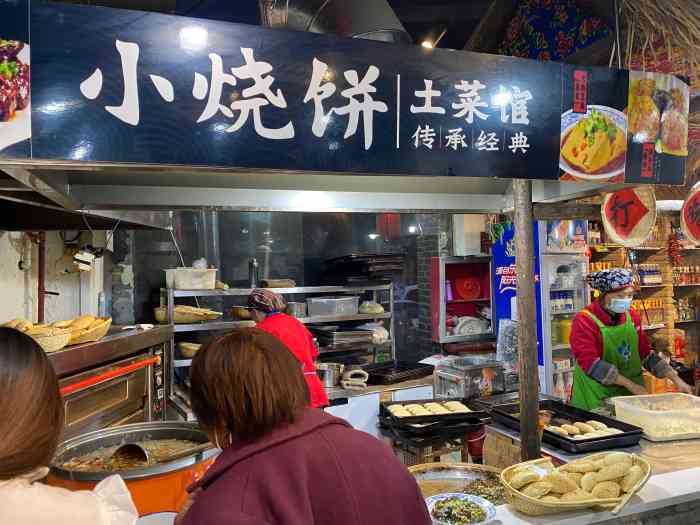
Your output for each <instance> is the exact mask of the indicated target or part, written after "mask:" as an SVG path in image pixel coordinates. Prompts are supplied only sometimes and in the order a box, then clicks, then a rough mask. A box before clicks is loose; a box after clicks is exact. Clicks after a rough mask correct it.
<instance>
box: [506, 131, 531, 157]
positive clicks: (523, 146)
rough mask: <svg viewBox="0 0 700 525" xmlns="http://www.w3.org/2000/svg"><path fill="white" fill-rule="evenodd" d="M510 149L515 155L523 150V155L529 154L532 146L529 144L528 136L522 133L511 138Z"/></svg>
mask: <svg viewBox="0 0 700 525" xmlns="http://www.w3.org/2000/svg"><path fill="white" fill-rule="evenodd" d="M508 149H509V150H510V151H511V152H512V153H513V154H515V153H516V152H517V151H518V150H521V153H523V154H525V153H527V150H528V149H530V144H528V142H527V136H526V135H525V134H524V133H523V132H522V131H520V132H518V133H516V134H515V135H513V136H512V137H510V146H508Z"/></svg>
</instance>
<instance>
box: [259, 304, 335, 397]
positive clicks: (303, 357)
mask: <svg viewBox="0 0 700 525" xmlns="http://www.w3.org/2000/svg"><path fill="white" fill-rule="evenodd" d="M258 328H259V329H260V330H264V331H265V332H267V333H269V334H272V335H274V336H275V337H276V338H277V339H279V340H280V341H282V342H283V343H284V345H285V346H286V347H287V348H289V350H290V351H291V352H292V353H293V354H294V355H295V356H296V358H297V359H298V360H299V362H300V363H301V364H302V369H303V371H304V378H305V379H306V384H307V385H308V386H309V397H310V398H311V406H312V407H314V408H322V407H325V406H328V404H329V401H328V395H327V394H326V389H325V388H323V383H321V380H320V379H319V378H318V375H317V374H316V365H315V364H314V361H316V358H317V357H318V348H316V345H315V344H314V338H313V336H312V335H311V332H309V331H308V330H307V329H306V327H305V326H304V325H303V324H302V323H301V322H299V320H298V319H295V318H294V317H292V316H291V315H287V314H282V313H276V314H270V315H269V316H268V317H267V319H265V320H264V321H262V322H261V323H258Z"/></svg>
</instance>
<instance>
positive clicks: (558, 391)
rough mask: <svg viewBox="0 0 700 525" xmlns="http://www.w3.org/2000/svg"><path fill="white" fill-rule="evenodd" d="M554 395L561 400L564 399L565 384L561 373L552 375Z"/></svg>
mask: <svg viewBox="0 0 700 525" xmlns="http://www.w3.org/2000/svg"><path fill="white" fill-rule="evenodd" d="M554 395H555V396H556V397H558V398H559V399H561V400H563V401H565V400H566V386H565V385H564V379H563V378H562V374H556V375H555V376H554Z"/></svg>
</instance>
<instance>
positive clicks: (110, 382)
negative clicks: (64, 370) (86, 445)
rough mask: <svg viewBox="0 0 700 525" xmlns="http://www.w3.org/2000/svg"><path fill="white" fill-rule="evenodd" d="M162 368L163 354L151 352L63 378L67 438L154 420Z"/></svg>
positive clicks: (61, 384)
mask: <svg viewBox="0 0 700 525" xmlns="http://www.w3.org/2000/svg"><path fill="white" fill-rule="evenodd" d="M160 367H161V356H159V355H155V354H154V353H153V352H148V353H143V354H139V355H136V356H132V357H130V358H128V359H122V360H119V361H116V362H114V363H111V364H109V365H106V366H102V367H99V368H93V369H91V370H88V371H86V372H82V373H79V374H76V375H72V376H68V377H65V378H63V379H61V381H60V387H61V394H62V395H63V404H64V408H65V430H64V439H68V438H71V437H73V436H76V435H78V434H84V433H85V432H90V431H92V430H98V429H101V428H105V427H110V426H117V425H124V424H127V423H136V422H141V421H152V420H153V419H154V408H155V409H158V406H159V400H158V399H157V398H158V395H159V394H158V392H162V391H163V389H162V387H161V388H158V385H157V384H155V383H156V379H157V376H158V374H157V372H158V369H159V368H160ZM160 377H162V373H161V374H160Z"/></svg>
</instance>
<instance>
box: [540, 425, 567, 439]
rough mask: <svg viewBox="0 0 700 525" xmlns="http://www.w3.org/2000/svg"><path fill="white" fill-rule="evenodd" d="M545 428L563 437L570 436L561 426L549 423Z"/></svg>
mask: <svg viewBox="0 0 700 525" xmlns="http://www.w3.org/2000/svg"><path fill="white" fill-rule="evenodd" d="M544 429H545V430H549V431H550V432H554V433H555V434H559V435H560V436H562V437H569V433H568V432H567V431H566V430H564V429H563V428H561V427H555V426H552V425H549V426H547V427H544Z"/></svg>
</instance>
